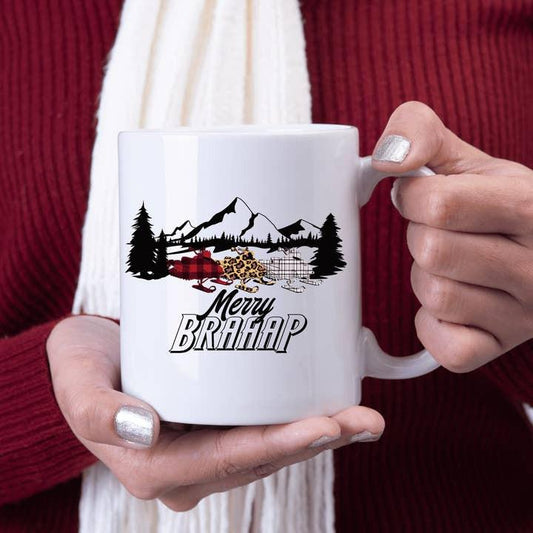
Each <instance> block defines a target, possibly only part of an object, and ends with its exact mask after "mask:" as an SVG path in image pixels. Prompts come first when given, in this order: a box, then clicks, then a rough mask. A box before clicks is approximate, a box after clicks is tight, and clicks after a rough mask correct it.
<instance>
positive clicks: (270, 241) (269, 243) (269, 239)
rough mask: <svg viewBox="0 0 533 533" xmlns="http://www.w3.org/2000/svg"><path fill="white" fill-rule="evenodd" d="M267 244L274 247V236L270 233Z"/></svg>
mask: <svg viewBox="0 0 533 533" xmlns="http://www.w3.org/2000/svg"><path fill="white" fill-rule="evenodd" d="M266 243H267V244H268V245H270V246H272V235H270V233H269V234H268V235H267V240H266Z"/></svg>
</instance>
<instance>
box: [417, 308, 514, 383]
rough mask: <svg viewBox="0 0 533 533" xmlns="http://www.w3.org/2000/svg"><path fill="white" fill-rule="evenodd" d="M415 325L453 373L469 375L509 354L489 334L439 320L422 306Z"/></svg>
mask: <svg viewBox="0 0 533 533" xmlns="http://www.w3.org/2000/svg"><path fill="white" fill-rule="evenodd" d="M415 326H416V333H417V335H418V338H419V339H420V342H421V343H422V344H423V345H424V346H425V347H426V349H427V350H428V351H429V352H430V353H431V355H432V356H433V357H434V358H435V359H436V360H437V361H438V362H439V363H440V364H441V365H442V366H443V367H445V368H447V369H448V370H451V371H452V372H458V373H462V372H470V371H471V370H475V369H476V368H478V367H480V366H482V365H484V364H486V363H488V362H489V361H492V360H493V359H496V357H498V356H499V355H501V354H502V353H504V352H506V351H507V349H506V348H504V347H503V346H502V345H501V344H500V342H499V341H498V339H497V338H496V337H494V336H493V335H491V334H490V333H488V332H486V331H483V330H480V329H478V328H475V327H473V326H463V325H460V324H452V323H450V322H443V321H440V320H439V319H437V318H435V317H434V316H432V315H431V314H430V313H429V312H428V311H427V310H426V309H425V308H423V307H422V308H421V309H420V310H419V311H418V313H417V314H416V316H415ZM512 347H513V346H511V347H509V348H508V349H510V348H512Z"/></svg>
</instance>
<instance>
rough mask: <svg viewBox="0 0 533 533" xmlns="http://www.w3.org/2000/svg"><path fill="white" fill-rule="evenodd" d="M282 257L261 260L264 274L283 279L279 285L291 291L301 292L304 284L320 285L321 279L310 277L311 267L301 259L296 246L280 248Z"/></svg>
mask: <svg viewBox="0 0 533 533" xmlns="http://www.w3.org/2000/svg"><path fill="white" fill-rule="evenodd" d="M282 251H283V253H284V254H285V256H284V257H271V258H270V259H264V260H261V263H262V264H263V266H264V267H265V269H266V274H265V276H266V277H267V278H270V279H272V280H274V281H285V282H286V283H285V284H284V285H282V286H281V287H282V288H283V289H287V290H289V291H291V292H296V293H302V292H304V290H305V285H298V284H297V282H301V283H305V284H307V285H320V284H321V283H322V280H319V279H312V278H311V276H312V275H313V267H312V266H311V265H310V264H309V263H306V262H305V261H303V260H302V256H301V254H300V252H299V251H298V250H297V249H296V248H290V249H282Z"/></svg>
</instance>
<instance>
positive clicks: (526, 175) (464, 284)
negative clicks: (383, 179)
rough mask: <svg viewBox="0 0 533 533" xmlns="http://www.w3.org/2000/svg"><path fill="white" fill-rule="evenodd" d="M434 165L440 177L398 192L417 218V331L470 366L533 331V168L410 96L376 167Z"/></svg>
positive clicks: (452, 362)
mask: <svg viewBox="0 0 533 533" xmlns="http://www.w3.org/2000/svg"><path fill="white" fill-rule="evenodd" d="M390 136H392V137H390ZM425 164H427V165H428V166H429V167H430V168H431V169H432V170H433V171H434V172H436V174H437V175H436V176H431V177H424V178H400V179H397V180H396V181H395V183H394V187H393V190H392V199H393V203H394V204H395V205H396V207H397V209H398V211H399V212H400V213H401V214H402V215H403V216H404V217H405V218H407V219H409V220H410V223H409V227H408V231H407V244H408V246H409V250H410V252H411V255H412V256H413V258H414V263H413V268H412V271H411V283H412V286H413V290H414V292H415V294H416V296H417V298H418V299H419V300H420V302H421V304H422V308H421V309H420V310H419V312H418V314H417V315H416V330H417V334H418V337H419V339H420V341H421V342H422V344H424V346H425V347H426V348H427V349H428V350H429V352H430V353H431V354H432V355H433V356H434V357H435V359H437V361H439V362H440V363H441V364H442V365H443V366H444V367H446V368H448V369H449V370H452V371H454V372H467V371H469V370H473V369H475V368H477V367H479V366H481V365H483V364H485V363H487V362H489V361H491V360H492V359H495V358H496V357H498V356H500V355H502V354H504V353H505V352H507V351H509V350H510V349H511V348H513V347H514V346H517V345H518V344H521V343H523V342H525V341H527V340H528V339H531V338H532V337H533V171H532V170H531V169H529V168H527V167H525V166H523V165H520V164H518V163H513V162H511V161H506V160H504V159H496V158H494V157H491V156H489V155H487V154H485V153H484V152H482V151H480V150H478V149H476V148H474V147H473V146H471V145H469V144H467V143H466V142H464V141H462V140H461V139H459V138H458V137H457V136H456V135H454V134H453V133H452V132H451V131H450V130H448V129H446V128H445V126H444V125H443V123H442V122H441V121H440V119H439V118H438V117H437V115H436V114H435V113H434V112H433V111H432V110H431V109H430V108H429V107H427V106H426V105H424V104H421V103H419V102H408V103H406V104H403V105H401V106H400V107H398V109H396V111H395V112H394V113H393V114H392V116H391V118H390V120H389V123H388V124H387V127H386V128H385V131H384V133H383V135H382V137H381V139H380V141H379V142H378V144H377V147H376V149H375V151H374V156H373V166H374V167H375V168H377V169H379V170H383V171H386V172H390V173H391V174H392V175H394V174H395V173H397V172H405V171H407V170H412V169H415V168H417V167H419V166H421V165H425Z"/></svg>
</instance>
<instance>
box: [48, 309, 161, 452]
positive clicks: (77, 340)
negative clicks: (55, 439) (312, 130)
mask: <svg viewBox="0 0 533 533" xmlns="http://www.w3.org/2000/svg"><path fill="white" fill-rule="evenodd" d="M118 329H119V327H118V325H117V324H115V323H114V322H112V321H110V320H106V319H102V318H98V317H89V316H84V317H71V318H69V319H66V320H64V321H62V322H61V323H60V324H58V326H56V328H54V331H53V332H52V334H51V335H50V337H49V339H48V341H47V351H48V355H49V360H50V370H51V374H52V380H53V383H54V393H55V395H56V398H57V401H58V404H59V406H60V408H61V411H62V413H63V415H64V416H65V419H66V420H67V422H68V424H69V425H70V427H71V429H72V431H73V432H74V434H75V435H76V436H78V437H79V438H81V439H85V440H87V441H91V442H95V443H102V444H112V445H115V446H123V447H128V448H138V447H149V446H151V445H153V443H154V442H155V441H156V440H157V437H158V434H159V417H158V416H157V413H156V412H155V411H154V409H153V408H152V407H151V406H150V405H148V404H147V403H145V402H143V401H141V400H138V399H137V398H134V397H132V396H129V395H127V394H124V393H122V392H119V391H117V390H114V389H115V388H118V385H119V383H120V369H119V334H118Z"/></svg>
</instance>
